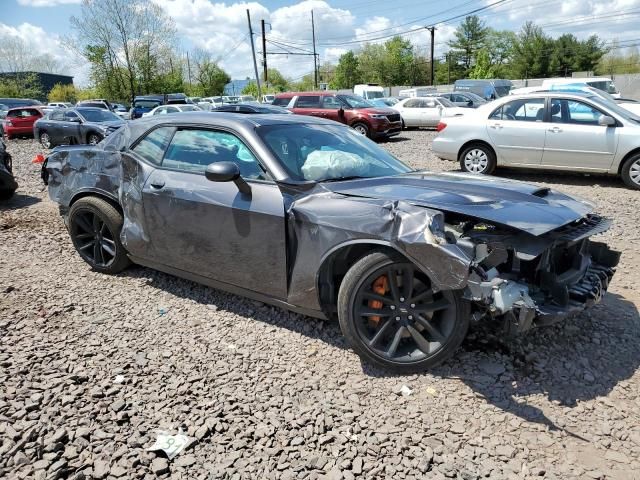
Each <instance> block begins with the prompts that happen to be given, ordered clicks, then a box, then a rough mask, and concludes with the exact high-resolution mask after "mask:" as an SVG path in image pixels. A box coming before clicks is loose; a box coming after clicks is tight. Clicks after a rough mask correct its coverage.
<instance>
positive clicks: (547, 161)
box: [542, 98, 618, 172]
mask: <svg viewBox="0 0 640 480" xmlns="http://www.w3.org/2000/svg"><path fill="white" fill-rule="evenodd" d="M550 109H551V122H550V123H549V124H547V127H548V128H547V133H546V139H545V144H544V154H543V156H542V165H543V166H547V167H563V168H567V169H571V170H598V171H604V172H606V171H608V170H609V168H610V167H611V164H612V163H613V158H614V156H615V153H616V148H617V146H618V134H617V128H616V127H607V126H603V125H599V124H598V119H599V118H600V116H601V115H607V113H606V112H604V111H601V110H600V109H598V108H596V107H595V106H593V105H591V104H589V103H587V102H583V101H580V100H574V99H562V98H552V99H551V107H550Z"/></svg>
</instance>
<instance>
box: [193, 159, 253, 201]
mask: <svg viewBox="0 0 640 480" xmlns="http://www.w3.org/2000/svg"><path fill="white" fill-rule="evenodd" d="M204 176H205V177H206V178H207V180H210V181H212V182H234V183H235V184H236V186H237V187H238V190H240V192H242V193H246V194H250V193H251V187H250V186H249V184H248V183H247V182H245V181H244V179H243V178H242V177H241V176H240V167H238V165H237V164H235V163H234V162H216V163H211V164H209V165H207V168H206V170H205V171H204Z"/></svg>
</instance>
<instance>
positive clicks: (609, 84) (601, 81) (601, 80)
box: [542, 77, 620, 98]
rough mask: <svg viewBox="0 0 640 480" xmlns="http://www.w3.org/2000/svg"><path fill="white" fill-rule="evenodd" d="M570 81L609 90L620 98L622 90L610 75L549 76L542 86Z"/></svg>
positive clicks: (615, 96)
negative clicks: (619, 90)
mask: <svg viewBox="0 0 640 480" xmlns="http://www.w3.org/2000/svg"><path fill="white" fill-rule="evenodd" d="M569 83H586V84H587V85H589V86H590V87H593V88H597V89H598V90H602V91H603V92H607V93H608V94H610V95H612V96H613V98H620V92H618V89H617V88H616V86H615V84H614V83H613V80H611V79H610V78H608V77H566V78H547V79H545V80H543V81H542V86H543V87H547V88H551V86H552V85H563V84H564V85H566V84H569Z"/></svg>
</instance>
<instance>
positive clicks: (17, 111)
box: [4, 106, 44, 139]
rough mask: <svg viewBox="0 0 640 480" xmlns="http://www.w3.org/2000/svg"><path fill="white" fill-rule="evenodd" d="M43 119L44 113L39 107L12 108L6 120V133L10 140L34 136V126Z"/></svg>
mask: <svg viewBox="0 0 640 480" xmlns="http://www.w3.org/2000/svg"><path fill="white" fill-rule="evenodd" d="M42 117H44V112H43V111H42V110H41V109H40V108H39V107H34V106H28V107H15V108H11V109H9V111H8V112H7V116H6V118H5V119H4V133H5V134H6V135H7V138H9V139H10V138H12V137H16V136H18V135H33V124H34V123H36V120H38V119H39V118H42Z"/></svg>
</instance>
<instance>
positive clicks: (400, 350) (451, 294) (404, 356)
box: [337, 251, 470, 374]
mask: <svg viewBox="0 0 640 480" xmlns="http://www.w3.org/2000/svg"><path fill="white" fill-rule="evenodd" d="M391 272H395V273H391ZM400 272H401V273H400ZM407 272H410V275H412V276H411V277H409V274H408V273H407ZM392 277H395V284H394V288H392V287H391V283H390V282H391V280H390V279H391V278H392ZM382 278H386V282H387V285H388V289H386V291H385V289H384V288H383V290H380V289H378V290H375V289H376V288H379V287H381V284H380V283H379V282H380V280H381V279H382ZM404 278H407V279H408V278H411V282H409V281H405V280H401V282H398V279H404ZM383 282H384V281H383ZM405 282H406V283H405ZM394 292H395V294H394ZM380 298H383V299H384V302H382V301H380V300H378V299H380ZM412 300H413V302H412ZM372 302H374V303H372ZM376 302H377V305H376ZM412 305H413V307H412ZM337 307H338V320H339V323H340V329H341V330H342V333H343V335H344V336H345V338H346V340H347V341H348V342H349V344H350V345H351V347H352V348H353V350H354V351H355V352H356V353H357V354H358V355H360V357H361V358H362V359H364V360H366V361H368V362H370V363H372V364H374V365H377V366H379V367H381V368H384V369H386V370H389V371H393V372H395V373H401V374H408V373H415V372H421V371H424V370H426V369H428V368H431V367H433V366H435V365H437V364H439V363H441V362H443V361H445V360H447V359H448V358H450V357H452V356H453V355H454V353H455V352H456V350H457V349H458V347H459V346H460V344H461V343H462V341H463V340H464V338H465V336H466V334H467V330H468V329H469V316H470V310H469V303H468V302H466V301H465V300H463V299H462V294H461V292H460V291H454V290H447V291H444V290H441V291H438V292H433V291H432V290H431V285H430V280H429V279H428V277H427V276H426V275H425V274H424V273H423V272H422V271H421V270H420V269H418V268H417V267H415V266H414V265H413V264H412V263H411V262H409V261H408V260H406V259H405V258H403V257H400V256H397V255H389V254H387V253H385V252H379V251H378V252H373V253H370V254H368V255H366V256H365V257H363V258H361V259H360V260H358V261H357V262H356V263H355V264H354V265H353V266H352V267H351V268H350V269H349V271H348V272H347V274H346V275H345V277H344V279H343V280H342V284H341V285H340V291H339V293H338V305H337ZM430 309H433V310H432V311H430ZM378 310H380V315H378V314H377V311H378ZM398 319H399V320H398ZM378 347H380V348H378Z"/></svg>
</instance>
